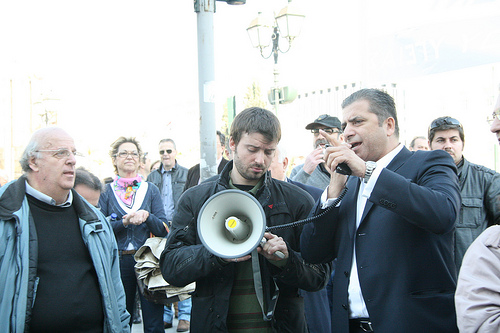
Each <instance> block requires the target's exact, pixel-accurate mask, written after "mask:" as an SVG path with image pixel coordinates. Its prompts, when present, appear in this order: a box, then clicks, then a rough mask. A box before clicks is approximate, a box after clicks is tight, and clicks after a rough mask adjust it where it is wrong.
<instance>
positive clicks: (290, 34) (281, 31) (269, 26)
mask: <svg viewBox="0 0 500 333" xmlns="http://www.w3.org/2000/svg"><path fill="white" fill-rule="evenodd" d="M304 18H305V15H304V14H303V13H302V12H301V11H300V10H299V9H298V8H297V7H295V6H294V5H292V0H288V5H287V6H286V7H285V8H283V9H282V10H280V12H279V13H278V15H276V17H275V18H274V21H272V22H271V21H269V20H267V19H266V18H265V17H264V16H262V13H260V12H259V15H258V16H257V17H256V18H255V19H253V20H252V22H251V23H250V25H249V27H248V28H247V33H248V36H249V37H250V41H251V43H252V46H253V47H255V48H258V49H259V50H260V55H261V56H262V57H263V58H264V59H269V58H270V57H271V55H273V56H274V67H273V74H274V88H273V93H274V99H273V102H274V103H273V104H274V109H275V112H276V114H278V105H279V103H280V87H279V86H278V77H279V71H278V54H279V52H281V53H286V52H288V51H289V50H290V48H291V47H292V42H293V41H294V39H295V38H296V37H297V36H298V35H299V34H300V30H301V29H302V23H303V21H304ZM280 37H281V38H282V39H286V40H287V41H288V45H287V48H286V49H285V50H283V49H282V48H281V47H280ZM269 46H271V50H270V52H269V54H267V55H265V50H266V49H267V48H268V47H269Z"/></svg>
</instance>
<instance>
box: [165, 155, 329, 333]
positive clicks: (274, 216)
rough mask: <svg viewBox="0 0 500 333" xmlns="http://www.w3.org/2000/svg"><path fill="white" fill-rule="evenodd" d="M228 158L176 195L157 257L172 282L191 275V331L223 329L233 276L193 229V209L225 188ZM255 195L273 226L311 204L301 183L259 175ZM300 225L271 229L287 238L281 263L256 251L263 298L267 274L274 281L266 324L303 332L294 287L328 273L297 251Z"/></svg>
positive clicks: (311, 285)
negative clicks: (273, 300) (170, 221)
mask: <svg viewBox="0 0 500 333" xmlns="http://www.w3.org/2000/svg"><path fill="white" fill-rule="evenodd" d="M232 168H233V162H232V161H231V162H229V163H228V164H227V165H226V167H225V168H224V170H223V171H222V173H221V174H220V175H219V176H215V177H212V178H211V179H209V180H207V181H206V182H203V183H201V184H200V185H198V186H195V187H193V188H190V189H188V190H187V191H186V192H185V193H184V194H183V195H182V196H181V198H180V200H179V205H178V207H177V213H176V215H175V216H174V219H173V225H172V231H171V232H170V234H169V237H168V240H167V244H166V247H165V250H164V251H163V253H162V255H161V259H160V266H161V270H162V274H163V277H164V278H165V280H167V281H168V282H169V283H171V284H172V285H176V286H183V285H186V284H188V283H191V282H193V281H196V290H195V292H194V294H193V295H192V300H193V308H192V316H191V332H193V333H196V332H227V327H226V318H227V313H228V306H229V297H230V294H231V289H232V285H233V280H234V264H233V263H230V264H222V263H221V261H220V259H218V258H217V257H216V256H215V255H213V254H212V253H211V252H209V251H208V250H207V249H206V248H205V247H204V246H203V244H202V242H201V240H200V238H199V235H198V233H197V219H198V213H199V211H200V209H201V207H202V205H203V204H204V203H205V201H206V200H207V199H208V198H209V197H210V196H211V195H213V194H214V193H216V192H220V191H223V190H226V189H229V171H230V170H231V169H232ZM264 177H265V180H264V184H263V186H262V187H261V188H260V190H259V191H258V193H257V195H256V198H257V200H258V201H259V203H260V204H261V205H262V207H263V209H264V212H265V214H266V217H267V225H268V226H275V225H282V224H285V223H289V222H293V221H297V220H300V219H303V218H306V217H307V215H308V213H309V211H310V210H311V208H312V206H313V201H312V198H311V196H310V195H309V194H308V193H306V192H305V191H303V190H302V189H300V188H298V187H296V186H294V185H291V184H288V183H286V182H282V181H278V180H275V179H273V178H271V177H270V174H269V172H268V173H267V174H266V175H265V176H264ZM301 231H302V228H301V227H299V228H290V229H283V230H279V231H276V232H273V233H274V234H276V235H278V236H281V237H283V239H284V240H285V242H286V243H287V247H288V252H289V258H288V262H287V264H286V266H284V267H283V268H282V269H281V268H278V267H276V266H275V265H273V264H270V263H269V262H268V261H267V259H266V258H265V257H263V256H259V260H260V268H261V275H262V284H263V289H264V298H265V299H266V303H269V301H270V298H271V295H272V294H273V286H274V283H273V280H274V281H276V283H277V285H278V287H279V298H278V302H277V305H276V310H275V313H274V317H273V319H272V325H273V328H274V330H275V331H278V332H294V333H296V332H307V328H306V325H305V318H304V305H303V299H302V298H301V297H300V296H299V294H298V288H301V289H304V290H308V291H317V290H320V289H321V288H323V287H324V286H325V284H326V283H327V281H328V278H329V276H330V268H331V266H330V264H314V265H312V264H306V263H305V262H304V261H303V260H302V257H301V255H300V252H299V240H300V233H301Z"/></svg>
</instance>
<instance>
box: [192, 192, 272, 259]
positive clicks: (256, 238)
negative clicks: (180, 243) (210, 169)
mask: <svg viewBox="0 0 500 333" xmlns="http://www.w3.org/2000/svg"><path fill="white" fill-rule="evenodd" d="M265 231H266V215H265V214H264V210H263V209H262V207H261V205H260V204H259V202H258V201H257V199H255V198H254V197H253V196H252V195H250V194H248V193H247V192H244V191H241V190H225V191H221V192H218V193H216V194H214V195H213V196H211V197H210V198H209V199H208V200H207V201H206V202H205V204H204V205H203V207H201V210H200V214H199V215H198V235H199V237H200V239H201V242H202V243H203V245H204V246H205V247H206V248H207V249H208V250H209V251H210V252H212V253H213V254H215V255H216V256H218V257H221V258H239V257H243V256H245V255H247V254H249V253H250V252H252V251H253V250H254V249H255V248H257V246H259V245H261V242H262V240H263V239H264V240H265V238H264V232H265ZM280 254H281V255H282V253H280ZM277 255H279V254H277Z"/></svg>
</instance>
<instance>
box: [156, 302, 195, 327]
mask: <svg viewBox="0 0 500 333" xmlns="http://www.w3.org/2000/svg"><path fill="white" fill-rule="evenodd" d="M177 308H178V309H179V320H187V321H190V320H191V297H190V298H188V299H185V300H183V301H181V302H178V303H177ZM173 318H174V312H173V311H172V304H170V305H165V309H164V310H163V321H164V322H166V323H171V322H172V320H173Z"/></svg>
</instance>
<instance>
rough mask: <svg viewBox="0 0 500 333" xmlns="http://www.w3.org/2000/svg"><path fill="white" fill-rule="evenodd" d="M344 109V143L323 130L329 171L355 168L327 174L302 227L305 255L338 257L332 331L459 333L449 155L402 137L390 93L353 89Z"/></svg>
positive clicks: (455, 205) (455, 200)
mask: <svg viewBox="0 0 500 333" xmlns="http://www.w3.org/2000/svg"><path fill="white" fill-rule="evenodd" d="M342 108H343V124H342V127H343V131H344V139H345V141H346V142H345V143H342V142H340V141H338V140H337V139H335V138H334V137H333V136H332V135H327V134H326V133H324V134H323V133H322V134H323V135H325V136H326V137H327V139H328V141H329V142H330V144H332V146H333V147H330V148H327V151H326V154H325V160H326V165H327V167H328V169H329V170H335V169H336V167H337V165H338V164H340V163H345V164H347V165H348V166H349V168H350V169H351V170H352V175H351V176H349V177H347V176H345V175H342V174H339V173H337V172H332V173H331V174H332V177H331V180H330V184H329V186H328V188H327V189H326V190H325V192H324V193H323V195H322V197H321V200H320V201H319V202H318V204H317V206H316V210H315V215H317V214H319V213H321V212H324V211H325V209H328V211H327V212H326V213H325V215H324V216H322V217H320V218H319V219H318V220H317V221H316V222H314V223H312V224H308V225H306V226H305V227H304V229H303V232H302V235H301V250H302V255H303V257H304V259H305V260H306V261H309V262H312V263H318V262H330V261H331V260H333V259H335V258H337V266H336V274H335V277H334V282H333V295H334V298H333V310H332V331H333V332H373V331H374V332H405V333H406V332H441V333H442V332H458V329H457V326H456V315H455V310H454V304H453V295H454V291H455V288H456V272H455V265H454V262H453V230H454V225H455V221H456V219H457V216H458V213H459V209H460V190H459V187H458V182H457V171H456V167H455V165H454V163H453V159H451V158H450V156H447V154H446V153H445V154H443V152H442V151H431V152H425V151H417V152H410V151H409V150H408V149H406V148H405V147H404V146H403V145H402V144H400V143H399V128H398V120H397V115H396V108H395V105H394V100H393V99H392V97H391V96H389V95H388V94H387V93H385V92H382V91H380V90H376V89H363V90H360V91H357V92H355V93H353V94H352V95H351V96H349V97H347V98H346V100H344V102H343V103H342ZM344 187H347V192H346V193H345V196H343V197H342V195H341V193H342V192H343V189H344ZM339 196H340V198H341V200H340V202H338V201H339V200H335V199H336V198H339ZM328 207H331V208H328Z"/></svg>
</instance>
